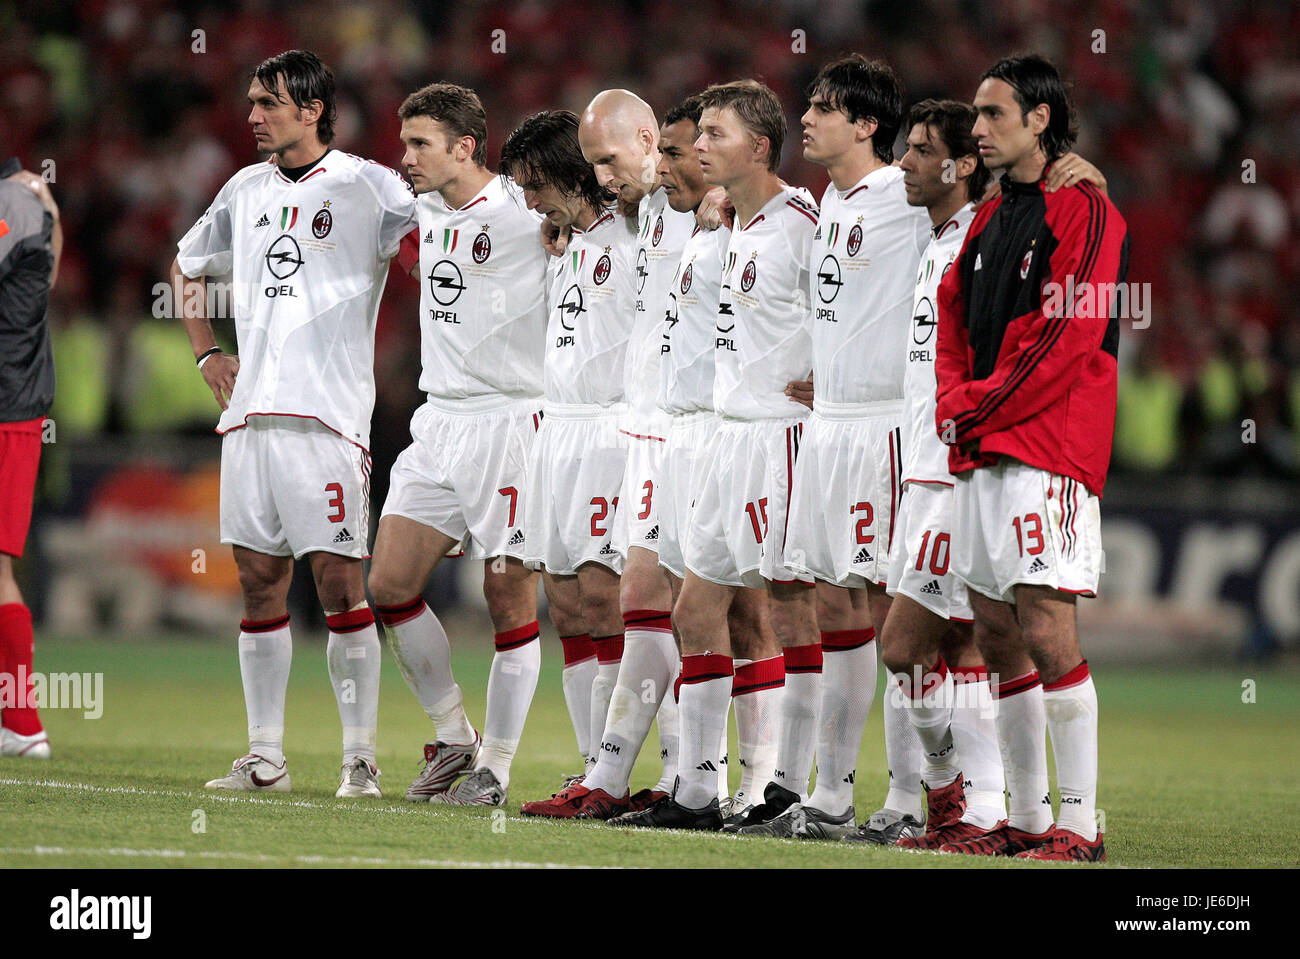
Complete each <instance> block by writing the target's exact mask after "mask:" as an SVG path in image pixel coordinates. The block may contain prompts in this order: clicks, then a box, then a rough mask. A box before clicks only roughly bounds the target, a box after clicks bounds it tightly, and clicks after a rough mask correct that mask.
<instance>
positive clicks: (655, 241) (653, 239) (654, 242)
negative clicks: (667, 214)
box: [650, 213, 664, 246]
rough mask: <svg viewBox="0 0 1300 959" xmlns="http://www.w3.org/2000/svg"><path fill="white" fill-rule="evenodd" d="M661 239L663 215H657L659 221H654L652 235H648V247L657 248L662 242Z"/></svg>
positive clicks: (662, 235) (662, 236) (662, 234)
mask: <svg viewBox="0 0 1300 959" xmlns="http://www.w3.org/2000/svg"><path fill="white" fill-rule="evenodd" d="M663 238H664V217H663V214H662V213H661V214H659V219H657V220H655V231H654V233H652V234H650V245H651V246H658V245H659V241H660V240H662V239H663Z"/></svg>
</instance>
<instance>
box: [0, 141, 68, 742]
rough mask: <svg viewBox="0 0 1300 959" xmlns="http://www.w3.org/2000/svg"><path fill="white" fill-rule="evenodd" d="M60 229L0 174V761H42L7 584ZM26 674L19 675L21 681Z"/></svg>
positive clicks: (20, 629) (22, 630) (54, 212)
mask: <svg viewBox="0 0 1300 959" xmlns="http://www.w3.org/2000/svg"><path fill="white" fill-rule="evenodd" d="M62 246H63V233H62V230H61V228H60V226H59V208H58V206H57V205H56V204H55V202H54V197H53V196H51V195H50V189H49V187H48V186H47V185H46V184H45V182H44V181H43V180H42V179H41V178H40V177H38V176H36V175H35V174H33V173H29V172H27V171H25V170H23V169H22V166H21V164H19V162H18V161H17V160H10V161H9V162H8V163H6V164H5V165H4V166H3V167H2V168H0V756H21V757H23V758H25V759H49V758H50V741H49V739H48V738H47V737H46V735H45V730H44V728H43V727H42V726H41V718H40V716H39V715H38V714H37V712H36V705H35V703H34V702H32V698H31V674H32V651H33V645H34V643H33V638H32V612H31V610H30V609H28V608H27V606H26V604H25V603H24V602H23V596H22V593H21V592H19V590H18V583H17V582H16V581H15V580H14V560H15V559H18V558H20V557H21V556H22V555H23V544H24V543H25V542H26V540H27V528H28V526H29V525H30V524H31V519H32V494H33V492H34V491H35V489H36V468H37V464H38V463H39V462H40V458H41V429H42V426H41V424H42V423H43V422H44V420H45V414H46V413H47V412H48V411H49V408H50V403H51V402H52V401H53V400H54V354H53V352H52V350H51V348H50V331H49V326H48V324H47V320H46V311H47V309H48V307H49V303H50V289H51V288H52V287H53V286H54V280H55V278H56V276H57V275H58V269H59V253H60V251H61V248H62ZM24 677H26V678H24Z"/></svg>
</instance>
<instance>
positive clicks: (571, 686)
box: [560, 633, 599, 774]
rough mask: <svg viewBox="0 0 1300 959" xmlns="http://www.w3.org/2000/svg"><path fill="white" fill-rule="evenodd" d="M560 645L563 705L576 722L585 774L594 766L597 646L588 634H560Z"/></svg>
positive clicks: (574, 730) (576, 734)
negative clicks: (593, 703) (593, 694)
mask: <svg viewBox="0 0 1300 959" xmlns="http://www.w3.org/2000/svg"><path fill="white" fill-rule="evenodd" d="M560 644H561V645H562V646H563V647H564V672H563V673H562V674H561V678H560V685H561V686H562V687H563V688H564V704H565V705H566V706H567V707H568V708H569V722H571V723H573V736H574V738H575V739H576V740H577V741H578V753H579V754H580V755H581V756H582V762H583V773H584V774H585V773H586V772H588V771H589V770H590V769H591V767H592V766H594V765H595V762H594V760H592V758H591V686H592V683H593V682H594V681H595V679H596V647H595V646H593V645H592V642H591V636H589V635H588V634H587V633H580V634H578V635H576V636H561V637H560ZM597 745H599V743H597Z"/></svg>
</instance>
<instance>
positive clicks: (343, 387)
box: [178, 150, 415, 448]
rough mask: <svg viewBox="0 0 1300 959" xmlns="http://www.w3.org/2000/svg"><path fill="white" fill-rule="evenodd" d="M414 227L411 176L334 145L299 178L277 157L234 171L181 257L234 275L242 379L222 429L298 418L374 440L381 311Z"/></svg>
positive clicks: (188, 271)
mask: <svg viewBox="0 0 1300 959" xmlns="http://www.w3.org/2000/svg"><path fill="white" fill-rule="evenodd" d="M414 225H415V196H414V195H413V194H412V193H411V190H410V187H408V186H407V185H406V181H405V180H403V179H402V178H401V177H400V176H398V175H397V173H396V172H394V171H393V170H390V169H389V168H388V167H386V166H381V165H380V164H378V163H375V162H374V161H372V160H365V159H362V158H361V157H357V156H353V155H352V154H350V153H343V152H341V151H339V150H330V151H328V152H327V153H326V154H325V156H324V157H323V158H322V159H321V160H320V162H319V163H318V164H317V165H316V167H315V169H313V170H311V171H310V172H308V173H306V174H304V175H303V176H302V177H301V178H300V179H299V180H298V181H297V182H295V181H293V180H290V179H288V178H287V177H286V176H284V174H282V173H281V172H280V170H279V168H278V167H276V166H275V165H274V164H271V163H257V164H254V165H253V166H249V167H245V168H244V169H242V170H240V171H239V172H238V173H236V174H235V175H234V176H233V177H231V178H230V180H229V181H228V182H227V183H226V185H225V186H223V187H222V188H221V191H220V192H219V193H218V194H217V197H216V199H215V200H213V201H212V205H211V206H209V207H208V209H207V212H205V213H204V214H203V216H201V217H199V220H198V222H197V223H195V224H194V226H193V227H191V228H190V231H189V232H188V233H186V234H185V236H184V237H182V238H181V241H180V243H179V251H180V252H179V256H178V260H179V262H180V268H181V270H182V271H183V272H184V274H185V275H186V276H187V277H190V278H194V277H199V276H222V275H224V274H226V273H230V274H232V280H233V310H234V316H235V334H236V337H237V339H238V343H239V347H238V348H239V376H238V378H237V379H236V381H235V390H234V394H233V395H232V396H231V397H230V404H229V407H228V408H227V409H226V411H225V412H224V413H222V414H221V419H220V421H219V422H218V424H217V432H219V433H224V432H226V431H227V430H232V429H236V428H237V427H240V426H243V425H244V424H245V422H246V420H247V418H248V417H249V416H256V415H259V414H278V415H283V416H303V417H309V418H312V419H316V420H319V421H320V422H322V423H324V424H325V425H326V426H328V427H329V428H330V429H332V430H334V431H335V432H337V433H339V434H340V435H341V436H343V437H344V438H345V439H348V440H350V441H351V442H353V443H356V444H357V445H358V446H361V447H363V448H366V447H369V445H370V416H371V413H372V412H373V409H374V405H375V318H376V317H377V315H378V313H379V300H380V297H381V296H382V295H383V292H384V283H385V282H386V281H387V278H388V261H389V259H390V258H391V257H392V256H393V255H394V254H395V253H396V252H397V248H398V246H399V245H400V243H401V240H402V237H403V236H405V235H406V234H407V233H409V232H410V230H411V228H412V227H413V226H414Z"/></svg>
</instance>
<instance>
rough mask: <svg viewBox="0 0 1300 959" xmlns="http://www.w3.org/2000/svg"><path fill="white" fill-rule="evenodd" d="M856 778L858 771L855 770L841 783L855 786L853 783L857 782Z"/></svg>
mask: <svg viewBox="0 0 1300 959" xmlns="http://www.w3.org/2000/svg"><path fill="white" fill-rule="evenodd" d="M856 778H857V770H856V769H854V770H851V771H850V772H849V774H848V775H847V776H845V777H844V778H843V779H841V780H840V782H842V783H848V784H849V785H850V786H852V785H853V782H854V780H855V779H856Z"/></svg>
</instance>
